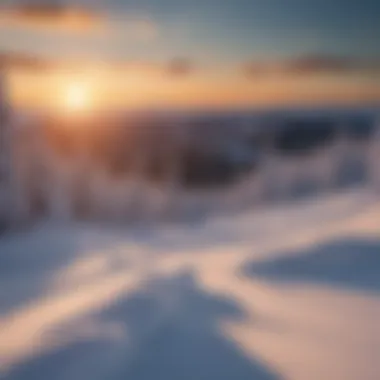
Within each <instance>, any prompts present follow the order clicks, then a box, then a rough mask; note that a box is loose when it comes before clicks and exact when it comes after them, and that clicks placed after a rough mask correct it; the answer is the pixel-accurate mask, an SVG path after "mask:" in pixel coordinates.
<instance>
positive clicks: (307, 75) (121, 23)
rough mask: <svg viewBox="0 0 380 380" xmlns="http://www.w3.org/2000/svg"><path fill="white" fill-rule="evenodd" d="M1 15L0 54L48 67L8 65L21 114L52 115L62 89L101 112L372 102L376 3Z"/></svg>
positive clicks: (379, 25) (231, 3)
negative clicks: (39, 110) (44, 108)
mask: <svg viewBox="0 0 380 380" xmlns="http://www.w3.org/2000/svg"><path fill="white" fill-rule="evenodd" d="M32 2H33V1H30V2H29V3H32ZM3 3H4V4H5V5H9V4H12V5H13V6H10V7H5V8H4V10H3V11H2V12H1V16H0V52H2V53H3V54H5V55H12V54H18V55H20V54H22V55H25V56H28V57H32V58H33V59H34V58H35V59H39V60H42V61H44V62H45V61H46V62H47V67H36V66H33V67H32V66H31V65H29V64H25V62H24V63H22V64H17V63H16V64H12V65H11V66H12V70H11V72H12V75H11V86H12V89H13V95H14V97H15V99H16V100H17V101H18V102H20V103H35V104H47V105H49V106H53V105H54V103H57V104H59V102H60V98H61V97H62V96H63V95H62V93H64V91H65V86H67V85H68V83H72V84H73V83H81V84H82V85H83V86H84V87H86V88H87V89H88V92H89V93H91V98H92V102H93V104H94V105H97V106H98V107H128V106H139V105H154V106H156V105H164V106H181V107H182V106H184V107H210V106H216V107H220V106H222V107H246V106H250V105H277V104H295V105H299V104H304V103H306V104H314V103H318V104H321V103H331V102H336V103H339V104H340V103H350V104H351V103H365V102H377V101H380V74H379V73H380V44H379V40H380V22H379V19H380V3H379V2H378V1H376V0H361V1H352V0H319V1H316V0H314V1H312V0H225V1H223V0H193V1H184V0H138V1H137V0H134V1H127V0H114V1H112V0H111V1H105V0H104V1H89V0H87V1H84V0H83V1H82V2H75V1H71V2H69V1H67V2H65V4H66V5H67V7H66V8H64V10H59V11H58V10H57V11H56V12H55V11H54V12H53V11H51V10H50V11H49V12H46V11H45V10H44V7H41V8H40V10H39V11H38V12H34V13H33V14H32V13H30V12H29V13H28V12H24V11H20V10H19V8H17V7H15V6H14V5H15V4H16V5H17V4H20V3H21V2H20V1H19V2H16V1H13V3H12V1H4V2H3ZM24 3H25V1H24ZM35 3H36V2H35ZM45 3H47V2H46V1H45ZM77 6H83V7H81V8H77ZM89 7H90V8H89ZM37 88H38V91H36V90H37ZM60 94H61V95H62V96H61V95H60Z"/></svg>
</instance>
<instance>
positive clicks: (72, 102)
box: [63, 83, 91, 113]
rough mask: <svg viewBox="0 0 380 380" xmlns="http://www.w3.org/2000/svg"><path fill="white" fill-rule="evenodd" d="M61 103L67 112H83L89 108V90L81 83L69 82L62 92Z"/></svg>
mask: <svg viewBox="0 0 380 380" xmlns="http://www.w3.org/2000/svg"><path fill="white" fill-rule="evenodd" d="M63 103H64V107H65V109H66V111H67V112H71V113H73V112H74V113H76V112H83V111H86V110H88V109H89V108H91V92H90V89H89V88H88V86H86V85H85V84H83V83H71V84H69V85H68V86H67V87H66V88H65V89H64V92H63Z"/></svg>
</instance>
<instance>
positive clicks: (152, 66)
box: [0, 51, 193, 77]
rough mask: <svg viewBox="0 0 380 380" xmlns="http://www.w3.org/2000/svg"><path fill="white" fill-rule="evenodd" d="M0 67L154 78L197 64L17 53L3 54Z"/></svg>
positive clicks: (178, 73)
mask: <svg viewBox="0 0 380 380" xmlns="http://www.w3.org/2000/svg"><path fill="white" fill-rule="evenodd" d="M0 66H5V67H7V68H8V69H18V70H23V71H28V72H35V73H40V72H41V73H44V72H46V71H58V70H62V71H73V72H74V71H81V70H87V71H90V70H95V71H100V72H104V73H107V72H113V73H117V74H118V75H129V74H134V73H139V74H142V73H145V74H147V75H153V76H163V75H164V76H172V77H184V76H188V75H190V74H191V72H192V71H193V64H192V62H191V61H190V60H188V59H184V58H174V59H172V60H168V61H167V62H163V63H158V62H152V61H133V60H123V59H113V60H95V59H90V58H88V59H85V58H77V59H75V58H70V59H69V58H67V59H65V58H60V59H59V58H52V57H45V56H40V55H33V54H28V53H20V52H14V51H3V52H1V51H0Z"/></svg>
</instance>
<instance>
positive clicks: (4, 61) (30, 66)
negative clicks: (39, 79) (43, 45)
mask: <svg viewBox="0 0 380 380" xmlns="http://www.w3.org/2000/svg"><path fill="white" fill-rule="evenodd" d="M52 64H53V62H52V61H49V60H46V59H42V58H39V57H35V56H33V55H28V54H22V53H15V52H0V66H2V67H7V68H13V69H21V70H26V71H42V70H47V69H49V68H50V67H51V66H52Z"/></svg>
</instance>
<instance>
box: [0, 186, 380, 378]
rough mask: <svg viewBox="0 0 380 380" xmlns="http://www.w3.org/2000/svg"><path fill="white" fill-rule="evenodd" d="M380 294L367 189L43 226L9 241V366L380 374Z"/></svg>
mask: <svg viewBox="0 0 380 380" xmlns="http://www.w3.org/2000/svg"><path fill="white" fill-rule="evenodd" d="M379 295H380V203H379V201H378V198H377V199H376V195H375V194H373V193H370V192H368V191H364V190H353V191H350V192H347V193H344V194H340V195H326V196H323V197H322V196H321V197H320V198H319V199H318V200H314V201H313V202H312V203H308V202H306V201H304V202H298V203H295V204H288V205H283V206H276V207H273V208H272V209H271V208H268V209H265V210H257V209H256V210H255V211H246V212H241V213H239V214H238V215H234V216H231V215H230V216H228V217H223V216H215V217H214V218H213V219H209V220H205V221H204V222H203V223H197V224H194V223H192V224H186V223H183V224H177V225H175V226H174V225H165V226H161V227H157V226H155V227H148V226H145V227H141V226H140V227H129V228H126V227H124V228H122V227H118V228H117V229H116V228H115V227H107V226H99V225H83V224H70V225H66V226H63V225H60V226H59V225H51V224H50V225H49V224H44V225H40V226H36V227H35V228H34V229H33V230H31V231H25V232H20V233H18V234H17V235H16V234H13V235H7V236H4V237H3V238H2V239H1V240H0V312H1V318H0V371H1V372H0V373H1V374H2V375H3V376H4V378H5V379H9V380H16V379H17V380H40V379H41V380H44V379H51V380H79V379H99V380H103V379H107V380H121V379H131V380H148V379H152V380H153V379H154V380H156V379H165V380H178V379H185V380H190V379H192V380H193V379H194V380H201V379H205V380H213V379H218V380H220V379H226V380H227V379H228V380H230V379H239V380H248V379H249V380H252V379H255V380H280V379H290V380H320V379H333V380H358V379H360V380H378V379H379V378H380V361H379V360H378V359H379V356H378V355H379V352H380V327H379V320H380V297H379ZM0 377H1V375H0Z"/></svg>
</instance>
